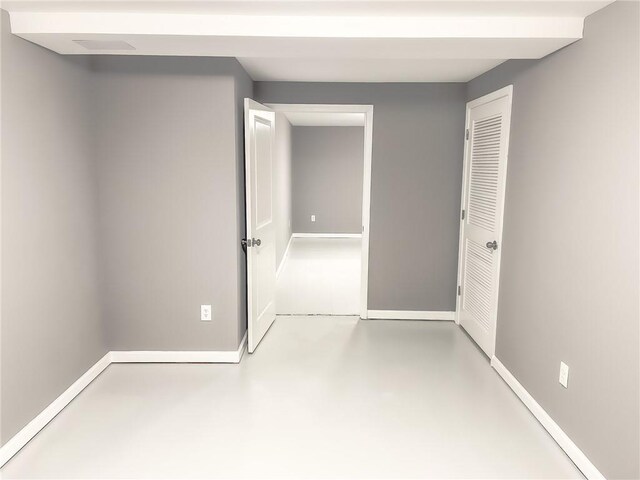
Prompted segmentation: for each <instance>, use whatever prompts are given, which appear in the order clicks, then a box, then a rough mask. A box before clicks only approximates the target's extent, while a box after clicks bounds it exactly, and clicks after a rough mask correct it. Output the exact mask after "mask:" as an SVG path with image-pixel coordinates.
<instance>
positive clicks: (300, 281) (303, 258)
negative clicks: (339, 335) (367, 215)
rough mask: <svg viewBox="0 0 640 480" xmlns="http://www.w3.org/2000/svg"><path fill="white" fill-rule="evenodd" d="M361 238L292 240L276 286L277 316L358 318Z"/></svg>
mask: <svg viewBox="0 0 640 480" xmlns="http://www.w3.org/2000/svg"><path fill="white" fill-rule="evenodd" d="M361 256H362V239H360V238H293V239H292V241H291V247H290V249H289V254H288V255H287V256H286V257H285V259H284V262H285V263H284V265H283V268H282V272H281V273H280V275H279V277H278V281H277V285H276V311H277V312H278V314H280V315H309V314H311V315H317V314H323V315H359V314H360V275H361V272H360V265H361V262H362V261H361Z"/></svg>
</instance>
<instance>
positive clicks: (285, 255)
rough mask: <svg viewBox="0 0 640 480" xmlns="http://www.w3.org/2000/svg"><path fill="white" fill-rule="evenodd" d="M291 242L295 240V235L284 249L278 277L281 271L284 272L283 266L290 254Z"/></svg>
mask: <svg viewBox="0 0 640 480" xmlns="http://www.w3.org/2000/svg"><path fill="white" fill-rule="evenodd" d="M291 242H293V235H291V237H289V243H287V248H285V249H284V255H282V260H280V265H278V269H277V270H276V278H278V277H279V276H280V273H281V272H282V268H283V267H284V262H285V260H286V259H287V256H288V255H289V249H290V248H291Z"/></svg>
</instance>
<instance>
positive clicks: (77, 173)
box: [0, 11, 107, 443]
mask: <svg viewBox="0 0 640 480" xmlns="http://www.w3.org/2000/svg"><path fill="white" fill-rule="evenodd" d="M9 32H10V27H9V18H8V14H7V13H6V12H5V11H2V41H1V43H2V134H1V135H2V152H1V154H2V349H1V352H2V356H1V358H0V363H1V365H2V391H1V404H2V410H1V411H0V416H1V417H2V429H1V430H2V431H1V435H0V436H1V438H2V443H5V442H6V441H7V440H9V439H10V438H11V437H12V436H13V435H14V434H16V433H17V432H18V431H19V430H20V429H21V428H22V427H24V426H25V425H26V424H27V423H28V422H29V421H31V420H32V419H33V417H35V416H36V415H37V414H38V413H40V412H41V411H42V410H43V409H44V408H45V407H46V406H48V405H49V404H50V403H51V402H52V401H53V400H54V399H55V398H56V397H58V396H59V395H60V394H61V393H62V392H63V391H64V390H66V389H67V388H68V387H69V386H70V385H71V384H72V383H73V382H75V381H76V380H77V379H78V378H79V377H80V376H81V375H82V374H83V373H85V372H86V371H87V369H89V367H91V366H92V365H93V364H94V363H95V362H97V361H98V360H99V359H100V358H101V357H102V356H103V355H104V354H105V353H106V352H107V347H106V342H105V338H104V335H103V330H102V324H101V318H100V301H99V285H98V253H97V237H96V233H97V229H96V226H97V225H96V217H97V211H98V210H97V197H96V193H95V191H96V185H97V176H96V164H95V157H94V155H93V145H92V135H91V132H92V122H93V114H94V112H93V110H92V109H91V85H92V82H91V72H90V69H89V68H88V61H87V59H86V58H78V57H75V58H72V57H62V56H59V55H55V54H53V53H52V52H50V51H48V50H45V49H43V48H41V47H37V46H35V45H33V44H31V43H29V42H26V41H24V40H22V39H20V38H18V37H15V36H12V35H11V34H10V33H9Z"/></svg>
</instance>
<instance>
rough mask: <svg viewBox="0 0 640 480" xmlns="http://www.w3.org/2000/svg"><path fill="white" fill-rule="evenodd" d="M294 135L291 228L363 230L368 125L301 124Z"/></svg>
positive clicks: (319, 231) (300, 229)
mask: <svg viewBox="0 0 640 480" xmlns="http://www.w3.org/2000/svg"><path fill="white" fill-rule="evenodd" d="M291 138H292V147H291V151H292V158H293V160H292V162H293V231H294V232H296V233H362V175H363V171H364V128H363V127H300V126H298V127H294V128H293V132H292V137H291ZM311 215H315V216H316V221H315V222H312V221H311Z"/></svg>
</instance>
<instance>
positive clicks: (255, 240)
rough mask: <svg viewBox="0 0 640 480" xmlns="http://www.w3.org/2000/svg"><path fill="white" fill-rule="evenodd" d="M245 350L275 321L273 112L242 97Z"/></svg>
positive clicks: (253, 344)
mask: <svg viewBox="0 0 640 480" xmlns="http://www.w3.org/2000/svg"><path fill="white" fill-rule="evenodd" d="M244 122H245V133H244V135H245V180H246V187H245V189H246V202H247V205H246V213H247V238H246V250H247V313H248V330H249V332H248V343H249V345H248V349H249V353H253V352H254V351H255V349H256V347H257V346H258V343H260V340H262V338H263V337H264V335H265V334H266V333H267V330H269V327H270V326H271V325H272V324H273V322H274V321H275V319H276V306H275V292H276V288H275V286H276V243H275V225H274V219H273V201H272V191H273V168H272V167H273V154H274V146H275V113H274V111H273V110H271V109H270V108H268V107H265V106H264V105H261V104H259V103H258V102H256V101H254V100H251V99H250V98H245V100H244Z"/></svg>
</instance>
